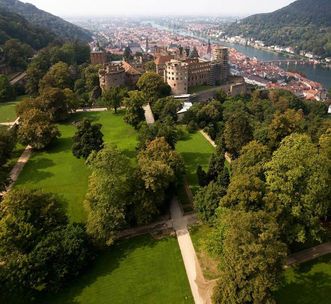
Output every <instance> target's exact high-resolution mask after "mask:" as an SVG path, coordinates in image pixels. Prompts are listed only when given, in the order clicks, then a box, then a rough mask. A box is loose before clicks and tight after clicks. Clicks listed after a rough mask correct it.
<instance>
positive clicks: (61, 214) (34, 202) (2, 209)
mask: <svg viewBox="0 0 331 304" xmlns="http://www.w3.org/2000/svg"><path fill="white" fill-rule="evenodd" d="M67 223H68V220H67V217H66V215H65V211H64V209H63V205H62V202H60V201H59V200H58V198H57V197H56V196H55V195H53V194H48V193H43V192H41V191H38V190H26V189H19V190H16V189H14V190H12V191H11V192H10V193H8V194H7V195H6V197H5V199H4V201H3V202H2V204H1V206H0V261H1V263H2V265H1V266H2V267H1V269H0V282H1V284H2V286H5V289H4V291H5V292H6V293H8V292H9V293H10V292H13V291H15V294H19V292H20V291H24V294H26V291H29V290H34V291H37V290H38V291H39V290H58V289H59V288H60V287H61V286H63V284H64V283H65V281H66V280H68V279H69V278H71V277H74V276H76V275H77V274H78V273H79V272H80V271H81V269H82V268H83V267H85V266H86V264H87V261H88V260H89V257H90V245H89V240H88V238H87V235H86V233H85V229H84V228H83V226H81V225H76V224H73V225H67Z"/></svg>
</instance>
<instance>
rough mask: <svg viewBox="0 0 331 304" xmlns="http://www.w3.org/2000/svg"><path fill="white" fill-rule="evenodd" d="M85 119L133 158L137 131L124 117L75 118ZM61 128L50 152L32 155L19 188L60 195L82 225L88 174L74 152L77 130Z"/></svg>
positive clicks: (107, 114) (77, 116)
mask: <svg viewBox="0 0 331 304" xmlns="http://www.w3.org/2000/svg"><path fill="white" fill-rule="evenodd" d="M83 117H88V118H89V119H92V120H93V121H94V122H99V123H101V124H102V125H103V128H102V132H103V134H104V140H105V142H106V143H108V144H109V143H111V144H115V145H117V146H118V148H119V149H120V150H122V151H123V152H124V153H125V154H126V155H127V156H129V157H131V158H132V157H134V155H135V147H136V144H137V142H136V132H135V131H134V129H133V128H131V127H130V126H129V125H127V124H126V123H124V121H123V115H122V114H118V115H114V114H113V113H111V112H102V113H79V114H74V115H73V117H72V119H74V120H79V119H81V118H83ZM59 129H60V131H61V134H62V135H61V138H60V139H59V140H57V141H56V142H55V143H54V144H53V146H52V147H50V148H49V149H48V150H47V151H42V152H35V153H33V155H32V157H31V159H30V160H29V162H28V163H27V165H26V166H25V167H24V169H23V171H22V173H21V175H20V177H19V179H18V181H17V186H25V187H28V188H38V189H42V190H44V191H47V192H54V193H57V194H58V195H60V196H61V197H63V198H64V199H65V201H66V203H67V206H66V207H67V212H68V215H69V217H70V219H71V220H72V221H76V222H80V221H83V220H84V218H85V214H84V209H83V206H82V202H83V199H84V196H85V194H86V190H87V182H88V175H89V171H88V169H87V167H86V166H85V164H84V160H82V159H77V158H75V157H74V156H73V155H72V152H71V146H72V139H71V138H72V136H73V134H74V132H75V127H74V126H73V125H72V124H71V123H67V124H61V125H60V126H59Z"/></svg>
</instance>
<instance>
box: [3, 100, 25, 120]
mask: <svg viewBox="0 0 331 304" xmlns="http://www.w3.org/2000/svg"><path fill="white" fill-rule="evenodd" d="M26 97H27V96H25V95H24V96H19V97H18V98H17V99H16V100H15V101H11V102H3V103H0V122H12V121H15V120H16V105H17V104H18V103H19V102H20V101H22V100H23V99H24V98H26Z"/></svg>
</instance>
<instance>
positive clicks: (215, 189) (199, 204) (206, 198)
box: [194, 182, 226, 224]
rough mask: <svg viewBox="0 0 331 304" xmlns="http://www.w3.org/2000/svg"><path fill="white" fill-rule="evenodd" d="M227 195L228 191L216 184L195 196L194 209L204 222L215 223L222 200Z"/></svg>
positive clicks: (200, 190)
mask: <svg viewBox="0 0 331 304" xmlns="http://www.w3.org/2000/svg"><path fill="white" fill-rule="evenodd" d="M225 194H226V189H225V188H224V187H222V186H220V185H219V184H217V183H215V182H211V183H209V184H208V185H207V186H206V187H203V188H200V189H199V191H198V192H197V193H196V194H195V196H194V208H195V210H196V211H197V212H198V215H199V218H200V219H201V220H202V221H204V222H205V223H209V224H212V223H213V221H214V219H215V213H216V209H217V208H218V207H219V203H220V199H221V197H222V196H224V195H225Z"/></svg>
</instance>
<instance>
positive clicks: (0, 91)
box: [0, 74, 15, 102]
mask: <svg viewBox="0 0 331 304" xmlns="http://www.w3.org/2000/svg"><path fill="white" fill-rule="evenodd" d="M14 97H15V91H14V88H13V87H12V86H11V85H10V82H9V80H8V77H7V76H5V75H1V74H0V102H5V101H9V100H12V99H13V98H14Z"/></svg>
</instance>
